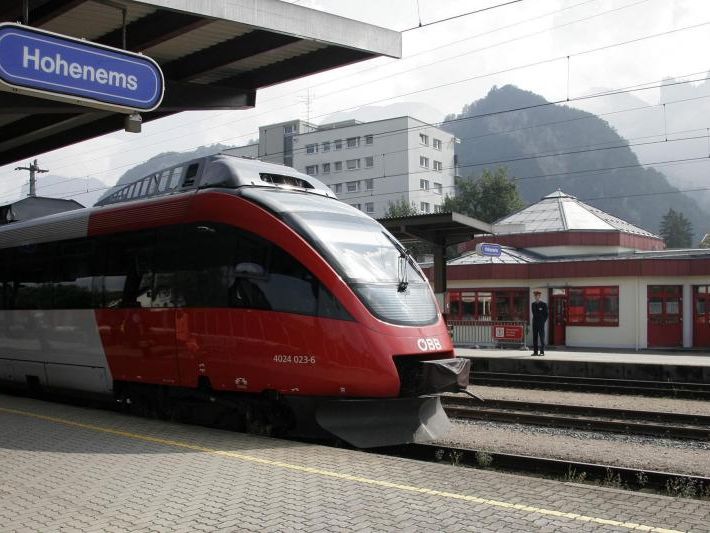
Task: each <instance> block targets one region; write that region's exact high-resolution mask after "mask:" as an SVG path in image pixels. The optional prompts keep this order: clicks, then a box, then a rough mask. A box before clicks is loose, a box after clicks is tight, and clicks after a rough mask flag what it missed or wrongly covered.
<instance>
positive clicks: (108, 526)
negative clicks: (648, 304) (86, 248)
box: [0, 394, 710, 532]
mask: <svg viewBox="0 0 710 533" xmlns="http://www.w3.org/2000/svg"><path fill="white" fill-rule="evenodd" d="M0 428H2V431H0V502H2V505H0V531H3V532H7V531H42V532H47V531H81V532H84V531H86V532H88V531H278V532H282V531H394V530H397V531H456V532H459V531H535V530H545V531H547V530H549V531H629V530H638V531H656V532H660V531H669V530H670V531H678V530H680V531H685V530H691V531H710V503H708V502H707V501H699V500H686V499H679V498H670V497H664V496H656V495H647V494H640V493H632V492H626V491H620V490H615V489H609V488H600V487H593V486H584V485H577V484H573V483H564V482H558V481H552V480H544V479H537V478H530V477H523V476H515V475H510V474H502V473H496V472H489V471H481V470H474V469H465V468H459V467H453V466H451V465H447V464H430V463H420V462H416V461H412V460H407V459H398V458H392V457H385V456H381V455H378V454H374V453H362V452H358V451H352V450H346V449H338V448H330V447H324V446H320V445H316V444H304V443H299V442H293V441H286V440H278V439H270V438H264V437H257V436H253V435H244V434H240V433H234V432H228V431H221V430H216V429H210V428H203V427H199V426H190V425H185V424H175V423H169V422H164V421H157V420H149V419H143V418H137V417H131V416H127V415H123V414H120V413H115V412H111V411H104V410H96V409H87V408H81V407H76V406H70V405H65V404H58V403H49V402H43V401H39V400H34V399H28V398H22V397H15V396H7V395H2V394H0Z"/></svg>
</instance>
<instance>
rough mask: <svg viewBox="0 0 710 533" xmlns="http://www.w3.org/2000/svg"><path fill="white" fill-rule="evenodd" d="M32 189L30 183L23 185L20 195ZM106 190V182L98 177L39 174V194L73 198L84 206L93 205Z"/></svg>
mask: <svg viewBox="0 0 710 533" xmlns="http://www.w3.org/2000/svg"><path fill="white" fill-rule="evenodd" d="M29 191H30V185H29V183H25V184H24V185H23V186H22V191H21V193H20V197H21V198H24V197H25V196H27V194H28V193H29ZM105 191H106V184H105V183H104V182H103V181H101V180H98V179H96V178H85V179H84V178H68V177H66V176H58V175H56V174H46V175H45V174H39V175H38V176H37V196H46V197H49V198H71V199H72V200H76V201H77V202H79V203H80V204H82V205H84V206H91V205H94V203H95V202H96V201H97V200H98V199H99V197H100V196H101V195H102V194H103V193H104V192H105Z"/></svg>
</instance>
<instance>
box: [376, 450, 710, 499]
mask: <svg viewBox="0 0 710 533" xmlns="http://www.w3.org/2000/svg"><path fill="white" fill-rule="evenodd" d="M373 453H381V454H384V455H392V456H397V457H404V458H408V459H416V460H421V461H431V462H438V463H441V462H449V463H451V464H453V465H457V466H467V467H476V468H486V469H492V470H499V471H504V472H510V473H514V474H531V475H535V476H538V477H557V478H561V479H565V480H568V481H570V482H582V481H589V482H595V483H601V484H602V485H605V484H606V485H608V486H614V487H617V488H623V489H627V490H641V489H644V490H648V489H652V490H655V491H657V492H660V493H663V494H669V493H670V494H672V495H677V494H681V493H682V494H684V495H689V493H691V492H693V493H695V495H698V496H700V495H703V494H705V493H706V491H707V490H708V489H710V477H704V476H696V475H688V474H682V473H673V472H661V471H657V470H647V469H637V468H627V467H620V466H614V465H606V464H596V463H585V462H580V461H568V460H564V459H554V458H548V457H535V456H529V455H517V454H511V453H500V452H495V451H488V450H472V449H468V448H456V447H450V446H442V445H437V444H407V445H402V446H392V447H389V448H378V449H376V450H374V451H373ZM676 493H677V494H676Z"/></svg>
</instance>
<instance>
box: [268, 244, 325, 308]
mask: <svg viewBox="0 0 710 533" xmlns="http://www.w3.org/2000/svg"><path fill="white" fill-rule="evenodd" d="M255 284H256V286H257V287H258V288H259V289H260V290H261V291H262V292H263V294H264V297H265V298H266V301H267V302H268V303H269V307H270V308H271V309H272V310H274V311H282V312H284V313H298V314H302V315H316V314H317V313H318V291H319V285H320V284H319V282H318V280H317V279H316V278H315V277H314V276H313V274H311V273H310V272H309V271H308V270H307V269H306V268H305V267H303V265H301V264H300V263H299V262H298V261H296V260H295V259H294V258H293V257H291V256H290V255H289V254H287V253H286V252H285V251H283V250H281V249H280V248H277V247H273V249H272V255H271V263H270V265H269V276H268V279H266V280H255Z"/></svg>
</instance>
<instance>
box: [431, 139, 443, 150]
mask: <svg viewBox="0 0 710 533" xmlns="http://www.w3.org/2000/svg"><path fill="white" fill-rule="evenodd" d="M431 144H432V146H433V147H434V150H441V140H440V139H432V140H431Z"/></svg>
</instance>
